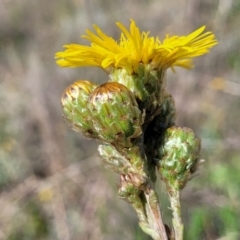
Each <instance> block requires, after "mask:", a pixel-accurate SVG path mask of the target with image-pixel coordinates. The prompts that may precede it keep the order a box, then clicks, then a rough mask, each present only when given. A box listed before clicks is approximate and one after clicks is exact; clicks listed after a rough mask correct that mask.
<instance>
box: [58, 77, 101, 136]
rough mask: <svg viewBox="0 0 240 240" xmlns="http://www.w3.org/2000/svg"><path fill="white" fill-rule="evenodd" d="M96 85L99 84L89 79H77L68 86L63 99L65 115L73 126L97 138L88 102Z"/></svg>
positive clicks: (74, 128)
mask: <svg viewBox="0 0 240 240" xmlns="http://www.w3.org/2000/svg"><path fill="white" fill-rule="evenodd" d="M96 87H97V85H95V84H94V83H91V82H89V81H87V80H79V81H76V82H74V83H73V84H71V85H70V86H68V87H67V89H66V90H65V92H64V93H63V95H62V99H61V103H62V108H63V114H64V117H65V119H66V120H67V122H69V125H70V126H71V128H72V129H73V130H75V131H77V132H81V133H83V134H84V135H85V136H87V137H92V138H96V137H97V135H96V132H95V129H94V127H93V124H92V117H91V114H90V112H89V110H88V108H87V102H88V98H89V95H90V94H91V92H92V91H93V90H94V89H95V88H96Z"/></svg>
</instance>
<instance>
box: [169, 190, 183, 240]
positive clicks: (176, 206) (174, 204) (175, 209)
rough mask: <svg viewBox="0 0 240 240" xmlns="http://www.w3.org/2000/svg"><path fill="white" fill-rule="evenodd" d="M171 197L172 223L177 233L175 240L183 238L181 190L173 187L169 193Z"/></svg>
mask: <svg viewBox="0 0 240 240" xmlns="http://www.w3.org/2000/svg"><path fill="white" fill-rule="evenodd" d="M169 198H170V204H171V208H172V214H173V219H172V223H173V228H174V233H175V240H183V230H184V226H183V223H182V217H181V203H180V191H179V190H177V189H174V188H173V189H172V190H171V193H170V194H169Z"/></svg>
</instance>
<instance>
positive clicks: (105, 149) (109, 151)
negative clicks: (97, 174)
mask: <svg viewBox="0 0 240 240" xmlns="http://www.w3.org/2000/svg"><path fill="white" fill-rule="evenodd" d="M98 151H99V154H100V156H101V157H102V158H103V160H104V162H105V164H106V167H108V168H111V169H113V170H114V171H115V172H117V173H120V174H128V173H129V172H131V171H132V172H134V171H133V169H132V166H131V164H130V162H129V160H128V159H126V158H125V157H124V156H123V155H122V154H120V153H119V152H118V151H117V149H116V148H115V147H114V146H112V145H110V144H105V145H99V147H98Z"/></svg>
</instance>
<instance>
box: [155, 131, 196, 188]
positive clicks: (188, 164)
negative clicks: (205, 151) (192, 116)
mask: <svg viewBox="0 0 240 240" xmlns="http://www.w3.org/2000/svg"><path fill="white" fill-rule="evenodd" d="M199 153H200V139H198V138H196V137H195V135H194V133H193V131H192V130H191V129H188V128H180V127H171V128H168V129H167V130H166V132H165V134H164V135H163V138H162V141H161V143H160V145H159V148H158V159H159V160H158V161H157V166H158V170H159V173H160V175H161V177H162V178H163V180H164V181H165V183H166V185H167V187H168V188H170V189H172V188H174V189H175V190H181V189H182V188H183V187H184V186H185V185H186V183H187V181H188V180H189V179H190V177H191V175H192V174H193V173H194V172H195V171H196V167H197V164H198V162H199Z"/></svg>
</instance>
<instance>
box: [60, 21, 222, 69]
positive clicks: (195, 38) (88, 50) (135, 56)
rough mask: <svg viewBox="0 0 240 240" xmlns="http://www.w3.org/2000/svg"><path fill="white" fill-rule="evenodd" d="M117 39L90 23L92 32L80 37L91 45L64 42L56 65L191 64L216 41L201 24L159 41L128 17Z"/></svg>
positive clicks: (157, 67)
mask: <svg viewBox="0 0 240 240" xmlns="http://www.w3.org/2000/svg"><path fill="white" fill-rule="evenodd" d="M116 24H117V26H118V27H119V28H120V29H121V31H122V32H121V36H120V40H119V41H115V40H114V39H113V38H111V37H109V36H107V35H106V34H104V33H103V32H102V31H101V29H100V28H99V27H98V26H96V25H94V26H93V27H94V29H95V31H96V34H95V33H93V32H91V31H90V30H87V31H86V32H87V35H84V36H82V37H83V38H85V39H87V40H89V41H90V42H91V46H84V45H79V44H70V45H65V46H64V47H65V48H66V50H65V51H64V52H58V53H56V59H57V64H59V65H60V66H62V67H81V66H98V67H101V68H103V69H107V70H108V69H110V71H111V69H112V68H125V69H127V70H128V71H130V72H132V71H135V72H137V70H138V66H139V64H150V65H151V67H152V68H153V69H159V68H161V69H167V68H174V67H175V66H180V67H183V68H187V69H189V68H191V67H192V58H194V57H198V56H201V55H203V54H206V53H207V52H208V50H209V49H210V48H212V47H213V46H214V45H216V44H217V43H218V42H217V40H216V39H215V36H214V34H213V33H212V32H205V33H203V31H204V29H205V26H202V27H201V28H199V29H197V30H196V31H194V32H193V33H191V34H189V35H187V36H172V37H170V36H168V35H167V36H166V38H165V39H164V40H163V41H160V39H159V38H154V37H150V36H149V32H140V30H139V28H138V27H137V26H136V23H135V22H134V21H133V20H131V24H130V30H129V31H128V30H127V29H126V28H125V27H124V26H123V24H121V23H120V22H117V23H116Z"/></svg>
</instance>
